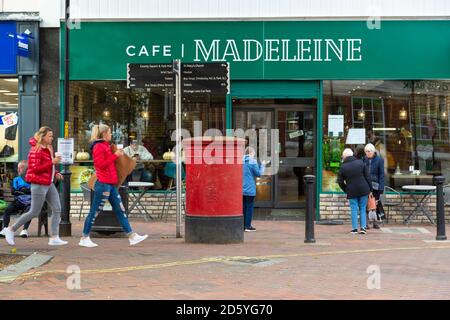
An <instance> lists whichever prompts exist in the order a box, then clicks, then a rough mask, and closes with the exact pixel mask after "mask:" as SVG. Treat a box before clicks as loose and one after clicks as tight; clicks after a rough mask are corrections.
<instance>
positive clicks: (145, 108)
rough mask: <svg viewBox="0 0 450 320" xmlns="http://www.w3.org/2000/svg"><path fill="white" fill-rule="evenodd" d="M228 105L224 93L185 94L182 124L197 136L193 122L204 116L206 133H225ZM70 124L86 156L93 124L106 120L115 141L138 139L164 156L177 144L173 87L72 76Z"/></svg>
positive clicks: (125, 142)
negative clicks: (135, 86)
mask: <svg viewBox="0 0 450 320" xmlns="http://www.w3.org/2000/svg"><path fill="white" fill-rule="evenodd" d="M225 104H226V103H225V95H213V94H185V95H183V98H182V128H183V129H186V130H188V131H189V132H190V134H191V136H193V135H194V122H196V121H201V129H202V133H203V132H204V131H205V130H207V129H211V128H215V129H219V130H221V131H222V132H223V133H225ZM69 123H70V126H69V133H70V135H71V136H72V137H74V140H75V151H77V152H80V153H81V154H83V155H84V154H85V153H83V151H89V150H88V149H89V140H90V137H91V131H92V126H93V125H94V124H98V123H105V124H107V125H109V126H110V127H111V129H112V136H113V137H112V142H114V143H116V144H123V145H124V146H125V147H126V146H128V145H129V144H130V142H131V140H137V141H138V144H140V145H142V146H145V147H146V148H147V150H148V151H149V152H150V153H151V154H152V156H153V158H154V159H162V157H163V154H164V153H165V152H167V151H168V150H169V149H172V148H173V147H174V145H175V142H174V141H172V133H173V131H174V130H175V99H174V94H173V90H172V89H163V88H157V89H153V88H152V89H127V87H126V81H71V82H70V111H69ZM83 158H84V156H83Z"/></svg>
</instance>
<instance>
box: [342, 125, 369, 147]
mask: <svg viewBox="0 0 450 320" xmlns="http://www.w3.org/2000/svg"><path fill="white" fill-rule="evenodd" d="M345 144H366V129H349V130H348V135H347V141H346V142H345Z"/></svg>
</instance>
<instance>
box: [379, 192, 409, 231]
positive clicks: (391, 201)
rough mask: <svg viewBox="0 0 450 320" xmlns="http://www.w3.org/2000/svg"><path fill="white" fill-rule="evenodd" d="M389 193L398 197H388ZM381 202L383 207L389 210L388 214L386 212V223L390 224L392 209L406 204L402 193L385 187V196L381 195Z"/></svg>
mask: <svg viewBox="0 0 450 320" xmlns="http://www.w3.org/2000/svg"><path fill="white" fill-rule="evenodd" d="M387 192H389V193H391V194H395V195H396V197H395V198H392V197H387V196H386V193H387ZM380 200H381V203H382V205H383V208H387V213H386V212H385V213H386V223H389V218H390V208H393V207H399V206H402V205H403V204H404V199H403V195H402V194H401V193H400V192H398V191H397V190H395V189H393V188H391V187H387V186H385V187H384V192H383V194H381V195H380Z"/></svg>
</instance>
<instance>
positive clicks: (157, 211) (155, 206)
mask: <svg viewBox="0 0 450 320" xmlns="http://www.w3.org/2000/svg"><path fill="white" fill-rule="evenodd" d="M165 197H166V195H165V194H163V193H148V194H146V195H145V196H144V197H143V198H142V199H141V203H142V204H143V205H144V206H145V208H146V209H147V211H148V213H150V214H151V215H152V217H153V218H154V219H158V218H160V217H161V214H162V210H163V206H164V199H165ZM183 197H184V195H183ZM169 200H170V195H167V204H166V209H165V213H164V217H162V219H164V220H165V219H167V220H175V219H176V195H175V194H174V195H173V196H172V201H169ZM82 202H83V195H82V194H81V193H72V194H71V195H70V214H71V216H72V217H76V218H78V216H79V214H80V211H81V213H82V216H86V215H87V214H88V213H89V209H90V204H89V203H88V202H86V201H85V202H84V205H83V208H81V204H82ZM129 205H131V203H130V204H129ZM167 208H168V210H167ZM144 214H145V213H143V214H142V213H139V211H138V210H137V209H136V208H134V209H133V211H132V212H131V213H130V217H131V218H138V217H141V218H143V217H144ZM183 214H184V212H183Z"/></svg>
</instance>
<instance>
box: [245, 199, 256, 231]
mask: <svg viewBox="0 0 450 320" xmlns="http://www.w3.org/2000/svg"><path fill="white" fill-rule="evenodd" d="M254 205H255V197H254V196H253V197H252V196H244V203H243V209H244V210H243V211H244V229H248V228H250V227H251V226H252V218H253V207H254Z"/></svg>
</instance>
